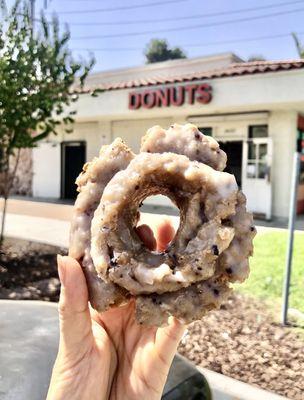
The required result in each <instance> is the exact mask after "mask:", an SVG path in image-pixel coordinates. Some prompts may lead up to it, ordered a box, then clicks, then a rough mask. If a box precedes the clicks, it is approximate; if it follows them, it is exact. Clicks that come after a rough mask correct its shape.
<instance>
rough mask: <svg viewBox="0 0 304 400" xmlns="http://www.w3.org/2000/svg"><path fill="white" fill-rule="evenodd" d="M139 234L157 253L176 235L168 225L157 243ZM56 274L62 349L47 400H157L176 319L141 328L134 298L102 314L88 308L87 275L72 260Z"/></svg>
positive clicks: (178, 328)
mask: <svg viewBox="0 0 304 400" xmlns="http://www.w3.org/2000/svg"><path fill="white" fill-rule="evenodd" d="M138 230H139V234H140V236H141V238H142V240H143V241H144V242H145V243H146V245H149V246H150V248H151V249H155V247H156V244H157V248H158V250H160V251H161V250H163V249H164V248H165V247H166V245H167V244H168V242H169V241H170V240H171V239H172V237H173V236H174V231H173V228H172V227H170V225H168V223H167V222H165V223H164V224H163V225H162V226H161V227H160V228H159V229H158V234H157V243H156V240H155V239H154V237H153V234H152V231H151V229H150V228H148V227H147V226H144V225H142V226H141V227H140V228H139V229H138ZM59 261H60V260H59ZM59 275H60V280H61V283H62V287H61V294H60V302H59V313H60V345H59V352H58V356H57V360H56V363H55V366H54V370H53V374H52V380H51V384H50V388H49V392H48V397H47V399H48V400H66V399H69V398H73V400H103V399H111V400H120V399H124V400H135V399H145V398H147V399H149V400H158V399H160V397H161V393H162V390H163V386H164V384H165V381H166V378H167V374H168V371H169V366H170V364H171V362H172V358H173V356H174V353H175V351H176V347H177V345H178V342H179V339H180V337H181V335H182V333H183V329H184V328H183V326H182V325H181V324H180V323H179V322H178V321H176V320H172V321H171V324H170V325H168V326H167V327H164V328H156V327H147V326H142V325H139V324H138V323H137V322H136V321H135V313H134V301H132V300H131V301H130V302H129V303H128V304H127V305H125V306H123V307H118V308H113V309H110V310H108V311H106V312H105V313H103V314H99V313H97V312H96V311H94V310H93V309H90V310H89V308H88V290H87V286H86V281H85V277H84V275H83V272H82V269H81V266H80V265H79V263H78V262H77V261H76V260H74V259H72V258H71V257H64V259H63V260H61V261H60V262H59Z"/></svg>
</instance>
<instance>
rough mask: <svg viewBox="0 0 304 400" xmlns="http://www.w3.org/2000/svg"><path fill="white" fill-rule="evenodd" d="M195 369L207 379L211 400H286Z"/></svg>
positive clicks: (215, 374) (201, 369)
mask: <svg viewBox="0 0 304 400" xmlns="http://www.w3.org/2000/svg"><path fill="white" fill-rule="evenodd" d="M197 369H198V370H199V371H200V372H201V373H202V374H203V375H204V376H205V378H206V379H207V381H208V383H209V385H210V387H211V391H212V399H213V400H288V398H287V397H283V396H280V395H277V394H275V393H272V392H268V391H266V390H264V389H260V388H258V387H256V386H251V385H250V384H248V383H245V382H241V381H238V380H236V379H233V378H230V377H228V376H225V375H222V374H219V373H218V372H214V371H211V370H209V369H206V368H202V367H199V366H197Z"/></svg>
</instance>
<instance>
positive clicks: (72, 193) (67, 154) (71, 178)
mask: <svg viewBox="0 0 304 400" xmlns="http://www.w3.org/2000/svg"><path fill="white" fill-rule="evenodd" d="M85 160H86V145H85V142H63V143H61V197H62V198H63V199H75V198H76V195H77V191H76V185H75V180H76V178H77V176H78V175H79V174H80V172H81V170H82V167H83V164H84V163H85Z"/></svg>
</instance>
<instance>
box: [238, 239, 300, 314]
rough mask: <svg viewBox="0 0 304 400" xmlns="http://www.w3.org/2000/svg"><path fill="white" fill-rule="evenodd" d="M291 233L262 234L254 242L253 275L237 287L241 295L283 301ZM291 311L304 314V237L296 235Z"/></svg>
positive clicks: (251, 265)
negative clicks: (284, 278) (294, 309)
mask: <svg viewBox="0 0 304 400" xmlns="http://www.w3.org/2000/svg"><path fill="white" fill-rule="evenodd" d="M286 245H287V232H270V233H261V234H258V235H257V236H256V237H255V240H254V255H253V257H252V258H251V259H250V267H251V273H250V276H249V278H248V280H247V281H246V282H244V283H243V284H241V285H236V286H237V289H238V290H239V291H241V292H244V293H248V294H250V295H253V296H257V297H260V298H263V299H266V300H270V301H274V302H277V301H280V299H281V294H282V285H283V277H284V269H285V259H286ZM289 307H291V308H297V309H298V310H300V311H302V312H304V234H300V233H297V234H295V240H294V257H293V264H292V277H291V287H290V297H289Z"/></svg>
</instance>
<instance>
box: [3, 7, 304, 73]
mask: <svg viewBox="0 0 304 400" xmlns="http://www.w3.org/2000/svg"><path fill="white" fill-rule="evenodd" d="M166 1H167V4H160V3H161V1H159V0H111V1H110V0H51V1H50V0H49V1H48V3H49V4H48V8H47V12H52V11H54V12H56V13H57V14H58V16H59V18H60V21H61V22H66V23H68V25H69V26H70V30H71V37H72V38H71V42H70V47H71V48H72V49H75V51H74V54H75V55H76V54H81V55H83V56H85V55H86V54H87V50H90V49H104V50H102V51H94V55H95V57H96V60H97V63H96V66H95V71H99V70H108V69H113V68H120V67H128V66H136V65H140V64H143V63H144V56H143V49H144V48H145V45H146V44H147V43H148V42H149V40H150V39H151V38H165V39H167V40H168V41H169V44H170V45H172V46H180V47H182V48H183V49H184V51H185V52H186V54H187V56H188V57H189V58H190V57H198V56H204V55H210V54H216V53H222V52H228V51H232V52H234V53H236V54H237V55H239V56H240V57H241V58H244V59H247V58H248V57H250V56H252V55H257V54H259V55H263V56H264V57H266V58H267V59H287V58H297V52H296V49H295V46H294V43H293V40H292V38H291V37H290V36H289V37H278V38H269V39H266V38H264V39H259V40H250V41H243V42H238V41H240V40H246V39H248V38H249V39H252V38H256V37H264V36H273V35H281V34H282V35H284V34H286V35H288V34H289V33H290V32H292V31H295V32H299V33H300V32H303V33H302V34H301V35H299V37H300V38H301V39H302V40H303V41H304V26H303V20H304V0H303V1H300V0H298V1H297V2H296V1H294V2H292V0H289V1H288V0H285V1H284V0H246V1H244V0H231V1H227V0H226V1H225V0H212V1H211V0H204V1H203V0H184V1H183V0H180V1H177V2H175V3H169V1H170V0H169V1H168V0H163V2H166ZM171 1H173V0H171ZM8 3H9V4H10V3H12V1H11V0H9V1H8ZM148 3H150V4H151V3H158V5H156V4H154V5H151V6H147V7H142V8H133V9H128V10H117V11H106V12H105V11H103V12H102V11H100V12H98V11H97V10H98V9H99V10H100V9H108V8H117V7H130V6H131V7H132V6H136V5H139V4H144V5H147V4H148ZM282 3H285V5H282ZM286 3H290V4H286ZM43 4H44V0H36V15H37V16H39V10H40V8H41V7H42V6H43ZM268 6H273V7H269V8H264V9H257V10H252V11H243V12H240V13H235V14H226V15H217V16H206V14H212V13H226V12H228V13H229V12H232V11H235V10H240V9H244V8H245V9H248V8H259V7H268ZM89 10H95V11H94V12H92V13H88V11H89ZM74 11H76V12H78V11H79V13H78V14H68V13H69V12H74ZM290 11H295V12H290ZM269 14H278V15H274V16H268V17H265V18H260V19H253V20H251V21H248V20H247V21H235V22H232V23H231V22H230V23H228V24H224V25H218V26H205V25H208V24H209V25H210V24H212V23H215V24H217V23H221V22H222V21H231V20H240V19H244V18H245V19H246V18H255V17H257V16H265V15H269ZM279 14H280V15H279ZM195 15H203V16H206V17H205V18H204V17H202V18H195V19H192V18H191V17H192V16H195ZM159 18H162V19H166V18H173V19H174V18H177V20H173V21H158V22H156V21H157V19H159ZM180 18H185V19H180ZM134 20H135V21H138V22H136V23H134V24H130V25H124V24H122V23H121V24H118V25H112V26H111V25H106V23H107V24H109V23H116V22H128V21H134ZM143 20H144V21H145V22H142V21H143ZM146 20H154V21H155V22H147V21H146ZM77 23H87V24H88V25H86V26H76V25H73V24H77ZM94 23H100V24H101V25H100V26H94V25H93V24H94ZM102 23H105V25H102ZM91 24H92V25H91ZM192 26H196V27H195V28H193V29H190V28H187V29H186V28H185V29H180V30H176V31H172V32H158V30H166V29H176V28H182V27H192ZM142 31H153V33H146V34H142V35H136V36H125V35H128V34H130V33H133V32H142ZM116 34H117V35H120V36H119V37H112V38H111V37H106V38H91V39H90V38H84V37H88V36H105V35H116ZM77 37H80V38H81V37H82V39H77ZM227 41H235V43H225V42H227ZM214 42H218V43H217V44H215V43H214ZM210 43H213V44H210ZM208 44H209V45H208ZM191 45H198V46H197V47H192V46H191ZM130 48H131V49H134V50H126V49H130ZM78 49H82V50H81V51H79V50H78ZM106 49H109V50H106Z"/></svg>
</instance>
